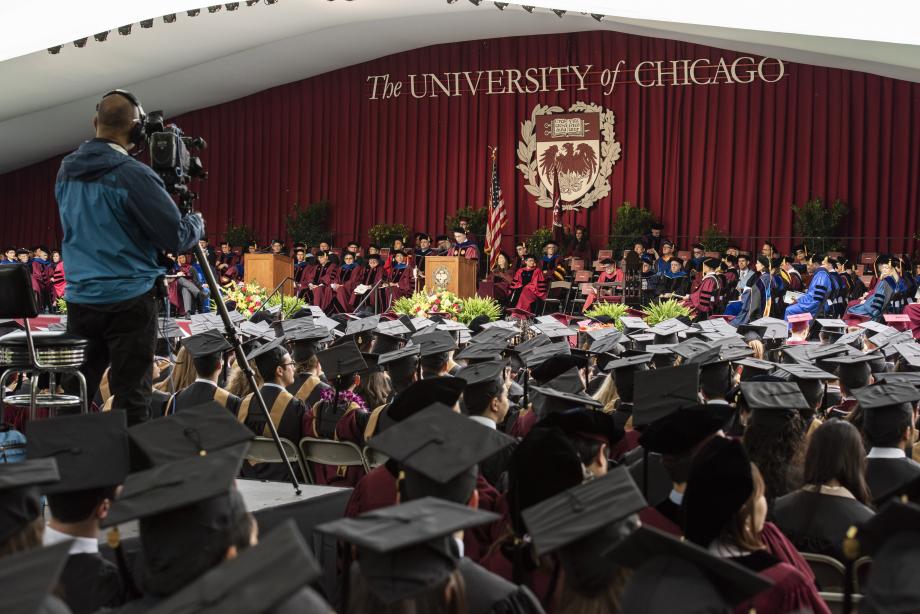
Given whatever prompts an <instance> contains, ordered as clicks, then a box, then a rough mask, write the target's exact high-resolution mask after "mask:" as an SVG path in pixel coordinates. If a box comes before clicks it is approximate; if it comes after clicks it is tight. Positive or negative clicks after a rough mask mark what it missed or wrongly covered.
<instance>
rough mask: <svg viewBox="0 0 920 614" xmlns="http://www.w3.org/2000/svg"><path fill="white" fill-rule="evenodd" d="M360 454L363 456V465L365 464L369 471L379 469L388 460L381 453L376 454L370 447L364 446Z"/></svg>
mask: <svg viewBox="0 0 920 614" xmlns="http://www.w3.org/2000/svg"><path fill="white" fill-rule="evenodd" d="M361 453H362V454H363V455H364V464H366V465H367V466H368V468H369V469H374V468H375V467H379V466H380V465H382V464H384V463H385V462H387V460H389V457H387V456H386V455H385V454H384V453H383V452H378V451H377V450H375V449H374V448H372V447H370V446H364V450H362V452H361Z"/></svg>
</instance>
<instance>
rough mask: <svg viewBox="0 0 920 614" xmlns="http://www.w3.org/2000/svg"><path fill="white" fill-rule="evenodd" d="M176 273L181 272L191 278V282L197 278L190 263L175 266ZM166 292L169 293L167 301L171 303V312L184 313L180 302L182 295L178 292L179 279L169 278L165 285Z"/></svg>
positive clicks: (196, 272)
mask: <svg viewBox="0 0 920 614" xmlns="http://www.w3.org/2000/svg"><path fill="white" fill-rule="evenodd" d="M176 273H177V274H178V273H182V275H183V276H184V277H185V278H186V279H189V280H191V281H192V282H193V283H194V282H195V281H196V280H197V279H198V271H196V270H195V269H193V268H192V265H190V264H188V263H186V264H183V265H177V266H176ZM166 289H167V294H168V295H169V302H170V303H171V304H172V309H173V313H175V314H184V313H185V307H184V305H183V304H182V295H181V294H180V292H179V280H178V279H171V280H169V284H168V285H167V287H166Z"/></svg>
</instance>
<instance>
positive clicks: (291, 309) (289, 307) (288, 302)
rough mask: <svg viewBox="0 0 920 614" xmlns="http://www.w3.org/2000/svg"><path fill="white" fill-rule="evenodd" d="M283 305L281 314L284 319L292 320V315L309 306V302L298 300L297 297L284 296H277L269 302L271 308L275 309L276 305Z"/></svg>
mask: <svg viewBox="0 0 920 614" xmlns="http://www.w3.org/2000/svg"><path fill="white" fill-rule="evenodd" d="M278 304H280V305H281V314H282V316H283V317H284V318H290V317H291V316H292V315H294V314H295V313H297V312H298V311H300V310H301V309H303V308H304V307H306V306H307V301H305V300H303V299H302V298H297V297H296V296H282V295H280V294H276V295H274V296H273V297H271V299H269V301H268V306H269V307H274V306H275V305H278Z"/></svg>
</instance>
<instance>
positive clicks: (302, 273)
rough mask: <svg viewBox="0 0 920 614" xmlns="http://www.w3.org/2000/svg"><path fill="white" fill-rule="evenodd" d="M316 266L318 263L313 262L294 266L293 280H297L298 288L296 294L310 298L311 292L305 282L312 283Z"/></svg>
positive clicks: (317, 266)
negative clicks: (298, 266)
mask: <svg viewBox="0 0 920 614" xmlns="http://www.w3.org/2000/svg"><path fill="white" fill-rule="evenodd" d="M318 268H319V265H317V264H315V263H314V264H308V265H305V266H303V267H300V268H297V267H295V268H294V281H296V282H297V287H298V288H300V289H299V290H298V291H297V296H299V297H300V298H305V299H307V300H310V298H311V293H310V289H309V288H308V287H307V284H310V283H313V279H314V278H315V277H316V270H317V269H318Z"/></svg>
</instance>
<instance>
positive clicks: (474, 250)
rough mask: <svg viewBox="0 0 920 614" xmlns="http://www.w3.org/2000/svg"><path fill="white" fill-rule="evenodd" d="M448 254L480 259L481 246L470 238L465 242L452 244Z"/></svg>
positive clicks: (468, 258)
mask: <svg viewBox="0 0 920 614" xmlns="http://www.w3.org/2000/svg"><path fill="white" fill-rule="evenodd" d="M447 255H448V256H463V257H464V258H466V259H467V260H479V246H477V245H476V243H475V242H474V241H472V240H470V239H469V238H467V241H466V242H465V243H458V244H456V245H452V246H451V247H450V249H448V250H447Z"/></svg>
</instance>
